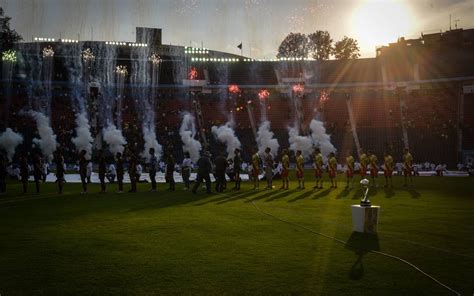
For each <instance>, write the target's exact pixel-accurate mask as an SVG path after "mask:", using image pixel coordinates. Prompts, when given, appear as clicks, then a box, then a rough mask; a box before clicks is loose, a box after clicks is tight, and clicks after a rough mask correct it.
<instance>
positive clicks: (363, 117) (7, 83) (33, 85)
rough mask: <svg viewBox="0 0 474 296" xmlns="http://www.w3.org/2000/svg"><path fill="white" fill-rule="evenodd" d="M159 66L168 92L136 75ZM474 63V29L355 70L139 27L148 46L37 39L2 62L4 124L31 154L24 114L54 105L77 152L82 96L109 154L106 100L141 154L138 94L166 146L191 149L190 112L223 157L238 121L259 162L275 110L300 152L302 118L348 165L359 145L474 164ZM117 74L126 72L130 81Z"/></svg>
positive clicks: (396, 47)
mask: <svg viewBox="0 0 474 296" xmlns="http://www.w3.org/2000/svg"><path fill="white" fill-rule="evenodd" d="M45 50H46V51H45ZM48 54H49V55H50V56H48ZM4 57H5V55H4ZM46 57H49V62H47V61H46V59H45V58H46ZM153 57H154V60H153ZM48 63H50V64H51V65H50V66H48V65H47V64H48ZM151 64H154V65H158V66H157V67H158V68H156V67H155V70H156V69H158V72H157V74H158V75H157V76H156V77H155V78H154V79H156V83H151V82H150V83H147V81H148V82H149V80H147V79H148V78H145V79H144V80H137V79H136V76H134V75H135V74H134V71H135V70H136V69H139V68H140V67H141V66H143V67H145V68H144V69H145V70H144V71H145V74H146V76H149V77H152V76H153V75H152V71H154V70H153V68H152V67H151V66H150V65H151ZM473 65H474V29H470V30H463V29H456V30H451V31H447V32H444V33H436V34H427V35H422V36H421V37H420V38H419V39H412V40H405V39H403V38H401V39H399V40H398V41H397V42H396V43H393V44H389V45H388V46H384V47H381V48H379V49H377V56H376V57H375V58H367V59H357V60H346V61H336V60H329V61H315V60H310V59H280V60H275V59H271V60H256V59H252V58H248V57H242V56H238V55H233V54H229V53H224V52H218V51H212V50H209V49H206V48H192V47H186V46H174V45H166V44H163V43H162V40H161V29H153V28H137V40H136V42H121V41H79V40H71V39H61V40H56V39H50V38H40V37H37V38H35V39H34V40H32V41H31V42H21V43H18V44H17V45H16V57H15V59H14V60H13V59H11V60H10V59H7V58H4V59H3V61H2V91H1V92H2V99H1V100H0V105H1V110H3V112H1V117H0V119H1V123H2V124H1V125H2V130H3V128H4V127H7V126H8V127H13V128H14V129H16V130H18V131H19V132H21V133H22V134H24V135H26V141H25V143H24V144H23V145H24V146H25V147H28V145H31V139H32V138H33V137H34V132H33V131H34V130H35V124H34V122H33V121H32V120H31V119H28V118H26V117H25V116H23V115H22V113H21V110H25V108H33V107H38V106H36V105H35V104H37V103H38V102H41V101H42V100H43V99H44V97H47V96H49V97H50V100H49V104H50V106H49V107H48V108H49V109H50V111H51V112H50V115H51V120H52V127H53V129H54V130H55V132H56V133H57V135H58V141H59V142H60V143H61V144H62V145H64V146H68V145H71V147H70V151H73V150H74V149H73V147H72V144H71V143H70V138H71V137H72V136H73V133H74V132H73V130H74V115H75V113H77V104H74V100H77V99H78V98H79V99H82V100H84V101H85V102H86V104H85V105H86V106H87V107H86V108H87V109H88V114H89V116H90V121H91V123H92V129H93V134H94V135H95V136H96V138H97V143H96V144H97V145H98V146H100V145H101V140H100V139H101V137H100V131H101V129H102V127H103V124H104V122H103V121H102V120H101V114H102V112H103V110H102V109H101V108H102V107H103V106H102V107H101V106H99V105H100V104H99V102H100V98H102V97H105V96H109V97H112V98H116V97H118V96H120V97H121V98H123V105H122V106H121V108H122V110H123V111H122V112H123V122H124V123H123V126H124V128H123V130H124V134H125V136H126V137H127V139H129V143H130V142H131V143H136V144H137V145H140V144H141V141H142V140H141V137H140V136H139V134H140V128H138V127H137V126H138V121H139V120H140V118H138V117H137V116H136V114H137V109H138V108H139V107H140V106H137V104H138V101H137V99H136V96H137V95H140V94H143V91H145V92H146V95H148V96H152V99H153V100H155V102H156V105H155V106H156V109H155V112H156V114H157V116H156V126H157V134H158V137H159V141H160V142H161V143H162V144H164V145H166V146H172V147H179V146H180V145H181V143H180V140H179V139H178V137H176V135H177V129H178V128H179V124H180V121H181V113H182V112H183V111H190V112H194V113H195V114H196V117H197V118H198V119H199V120H198V124H199V132H200V133H201V138H202V139H203V141H205V142H208V143H210V144H211V145H210V146H211V148H212V149H216V150H218V149H220V147H219V144H217V143H216V142H215V141H214V139H213V137H212V135H211V133H210V127H211V126H212V125H215V124H222V123H225V122H226V121H227V120H228V119H229V118H230V115H232V117H233V119H234V121H235V123H236V133H237V135H238V137H239V138H240V139H241V141H242V144H243V146H244V147H243V150H244V151H246V153H245V154H244V156H245V157H248V151H249V150H250V147H253V146H255V137H254V131H255V127H254V124H255V123H254V122H252V121H253V120H252V118H251V116H249V114H250V113H252V115H253V117H254V118H257V121H258V119H259V118H261V116H262V115H263V114H262V113H266V116H267V117H268V120H269V121H270V122H271V123H272V130H273V131H274V132H275V134H276V136H277V138H278V140H279V142H280V144H281V145H282V147H287V146H288V131H287V128H288V126H290V125H294V124H295V121H298V124H299V125H300V128H301V131H302V133H305V132H307V131H308V125H309V121H310V120H311V119H312V118H314V117H318V118H320V119H321V120H323V121H324V123H325V126H326V128H327V130H328V132H329V133H330V134H331V136H332V141H333V144H334V145H335V146H336V148H337V149H338V155H339V159H340V161H342V160H343V158H344V157H345V156H346V155H347V154H349V153H352V154H354V155H355V154H356V151H357V147H362V148H365V149H372V150H374V151H375V152H376V153H377V154H379V155H382V154H383V152H384V151H391V152H392V153H393V154H394V155H396V156H397V155H401V151H402V149H403V147H410V149H411V150H412V152H413V155H414V158H415V160H416V161H417V162H425V161H429V162H434V163H447V164H449V165H453V164H455V163H457V162H461V161H465V159H466V158H468V157H473V155H474V111H473V110H474V66H473ZM117 67H122V68H121V69H125V71H124V72H123V73H122V74H123V75H121V76H120V77H118V76H119V75H118V74H117V73H118V72H117ZM143 67H142V68H141V69H143ZM134 77H135V78H134ZM45 81H48V82H47V83H45ZM137 81H139V83H137ZM296 85H298V86H300V88H298V89H295V88H294V87H295V86H296ZM144 89H146V90H144ZM263 89H266V90H268V92H269V97H268V98H266V102H265V106H264V109H262V103H261V102H260V101H259V99H258V93H259V92H260V91H261V90H263ZM295 97H296V98H297V100H298V101H299V102H301V103H300V104H299V105H298V106H295V104H294V101H295ZM41 107H44V106H39V108H41ZM114 116H115V115H114ZM176 151H177V153H178V155H177V156H178V157H179V156H180V153H181V152H180V151H179V149H176ZM71 153H72V152H71ZM473 158H474V157H473Z"/></svg>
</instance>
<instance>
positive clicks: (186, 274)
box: [0, 177, 474, 296]
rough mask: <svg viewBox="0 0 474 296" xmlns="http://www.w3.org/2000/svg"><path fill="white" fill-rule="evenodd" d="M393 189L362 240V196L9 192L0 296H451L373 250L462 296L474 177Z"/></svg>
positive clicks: (471, 238) (473, 269)
mask: <svg viewBox="0 0 474 296" xmlns="http://www.w3.org/2000/svg"><path fill="white" fill-rule="evenodd" d="M342 180H343V178H342V177H341V181H342ZM381 181H382V179H379V182H381ZM275 183H276V184H275V185H276V186H277V188H278V187H279V186H280V184H279V182H278V181H276V182H275ZM401 184H402V179H401V178H397V177H395V189H394V190H393V191H392V190H385V189H384V188H377V189H373V190H372V191H371V193H370V197H371V200H372V201H373V203H374V204H377V205H380V206H381V207H382V212H381V216H380V224H379V233H378V235H377V236H368V235H361V234H357V233H353V232H352V226H351V212H350V205H351V204H355V203H358V202H359V199H360V197H361V195H362V193H361V190H360V189H352V190H350V191H346V190H344V188H338V189H336V190H330V189H323V190H319V191H313V190H310V189H307V190H305V191H299V190H295V189H293V190H289V191H279V190H272V191H264V190H260V191H253V190H251V188H250V187H251V185H250V184H249V183H245V184H244V185H243V187H242V190H241V191H240V192H235V191H231V190H228V191H227V192H226V193H223V194H212V195H208V194H206V193H205V192H204V191H201V192H200V193H199V194H197V195H192V194H191V193H190V192H185V191H181V184H178V185H177V188H178V190H177V191H176V192H169V191H166V190H165V188H166V187H165V185H164V184H160V185H159V192H158V193H153V194H152V193H149V192H147V191H148V189H149V185H148V184H140V186H139V190H140V191H141V192H140V193H137V194H122V195H119V194H116V193H113V192H115V190H116V188H115V186H111V188H109V191H110V192H109V193H107V194H105V195H99V194H95V192H98V191H99V188H98V186H97V185H93V186H91V187H90V191H91V192H94V193H90V194H88V195H80V194H79V191H80V186H79V185H78V184H66V187H65V191H66V192H65V194H63V195H62V196H59V195H57V194H56V193H55V192H56V187H55V184H46V185H43V187H42V189H43V192H44V193H42V194H40V195H34V194H28V195H25V196H22V195H18V193H19V192H20V184H16V183H10V184H8V188H7V190H8V195H7V196H2V197H0V238H1V244H0V294H1V295H2V296H5V295H30V294H38V295H64V294H69V295H78V294H81V295H156V294H206V295H209V294H213V295H214V294H239V295H241V294H317V295H453V293H452V292H450V291H448V290H447V289H445V288H443V287H441V286H440V285H439V284H437V283H435V282H434V281H432V280H430V279H429V278H428V277H426V276H424V275H422V274H421V273H420V272H418V271H416V270H415V269H414V268H412V267H410V266H409V265H407V264H405V263H403V262H401V261H398V260H396V259H393V258H389V257H385V256H382V255H380V254H375V253H372V252H370V250H379V251H381V252H384V253H388V254H390V255H394V256H398V257H400V258H403V259H405V260H407V261H409V262H411V263H412V264H415V265H416V266H418V267H419V268H421V269H422V270H423V271H425V272H427V273H428V274H430V275H432V276H434V277H435V278H437V279H438V280H440V281H441V282H443V283H444V284H446V285H447V286H449V287H451V288H452V289H454V290H456V291H458V292H460V293H461V294H463V295H472V294H473V293H474V281H473V279H474V215H473V214H474V194H473V192H474V182H473V179H472V178H436V177H419V178H416V179H415V188H414V189H413V190H411V189H405V188H403V187H402V186H401ZM310 185H311V187H312V185H313V184H311V183H309V182H308V183H307V188H308V187H310ZM325 185H326V187H327V186H328V184H327V183H326V184H325ZM339 185H340V187H342V186H341V185H342V183H341V182H340V183H339ZM290 186H292V187H293V188H294V187H296V184H295V183H292V184H290ZM126 187H128V186H126ZM230 187H231V186H230ZM29 189H30V191H33V189H34V185H33V184H32V183H31V184H30V188H29ZM112 191H113V192H112ZM279 219H282V220H285V221H288V222H291V224H290V223H285V222H282V221H281V220H279ZM302 227H306V229H305V228H302ZM309 230H312V231H313V232H311V231H309ZM315 232H318V233H321V234H324V235H325V236H321V235H319V234H316V233H315ZM326 236H329V237H331V238H332V237H333V238H336V239H339V240H342V241H344V242H347V244H342V243H340V242H337V241H335V240H333V239H331V238H328V237H326Z"/></svg>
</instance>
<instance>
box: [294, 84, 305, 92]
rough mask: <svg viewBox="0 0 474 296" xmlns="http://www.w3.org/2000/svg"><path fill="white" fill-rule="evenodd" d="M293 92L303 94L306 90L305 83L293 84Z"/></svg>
mask: <svg viewBox="0 0 474 296" xmlns="http://www.w3.org/2000/svg"><path fill="white" fill-rule="evenodd" d="M293 92H294V93H295V94H297V95H302V94H303V92H304V85H303V84H295V85H293Z"/></svg>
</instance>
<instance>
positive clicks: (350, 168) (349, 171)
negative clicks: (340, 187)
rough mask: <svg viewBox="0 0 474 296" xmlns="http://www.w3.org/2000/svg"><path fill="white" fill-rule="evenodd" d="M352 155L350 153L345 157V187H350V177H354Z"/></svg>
mask: <svg viewBox="0 0 474 296" xmlns="http://www.w3.org/2000/svg"><path fill="white" fill-rule="evenodd" d="M354 161H355V160H354V157H353V156H352V155H350V154H349V155H348V156H347V157H346V165H347V170H346V179H347V183H346V188H352V179H353V177H354Z"/></svg>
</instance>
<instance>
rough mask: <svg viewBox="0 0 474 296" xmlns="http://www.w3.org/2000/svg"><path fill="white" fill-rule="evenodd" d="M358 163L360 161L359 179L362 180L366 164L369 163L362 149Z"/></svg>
mask: <svg viewBox="0 0 474 296" xmlns="http://www.w3.org/2000/svg"><path fill="white" fill-rule="evenodd" d="M359 161H360V178H361V179H364V178H365V175H366V174H367V164H368V162H369V158H368V157H367V154H365V152H364V150H363V149H360V153H359Z"/></svg>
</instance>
